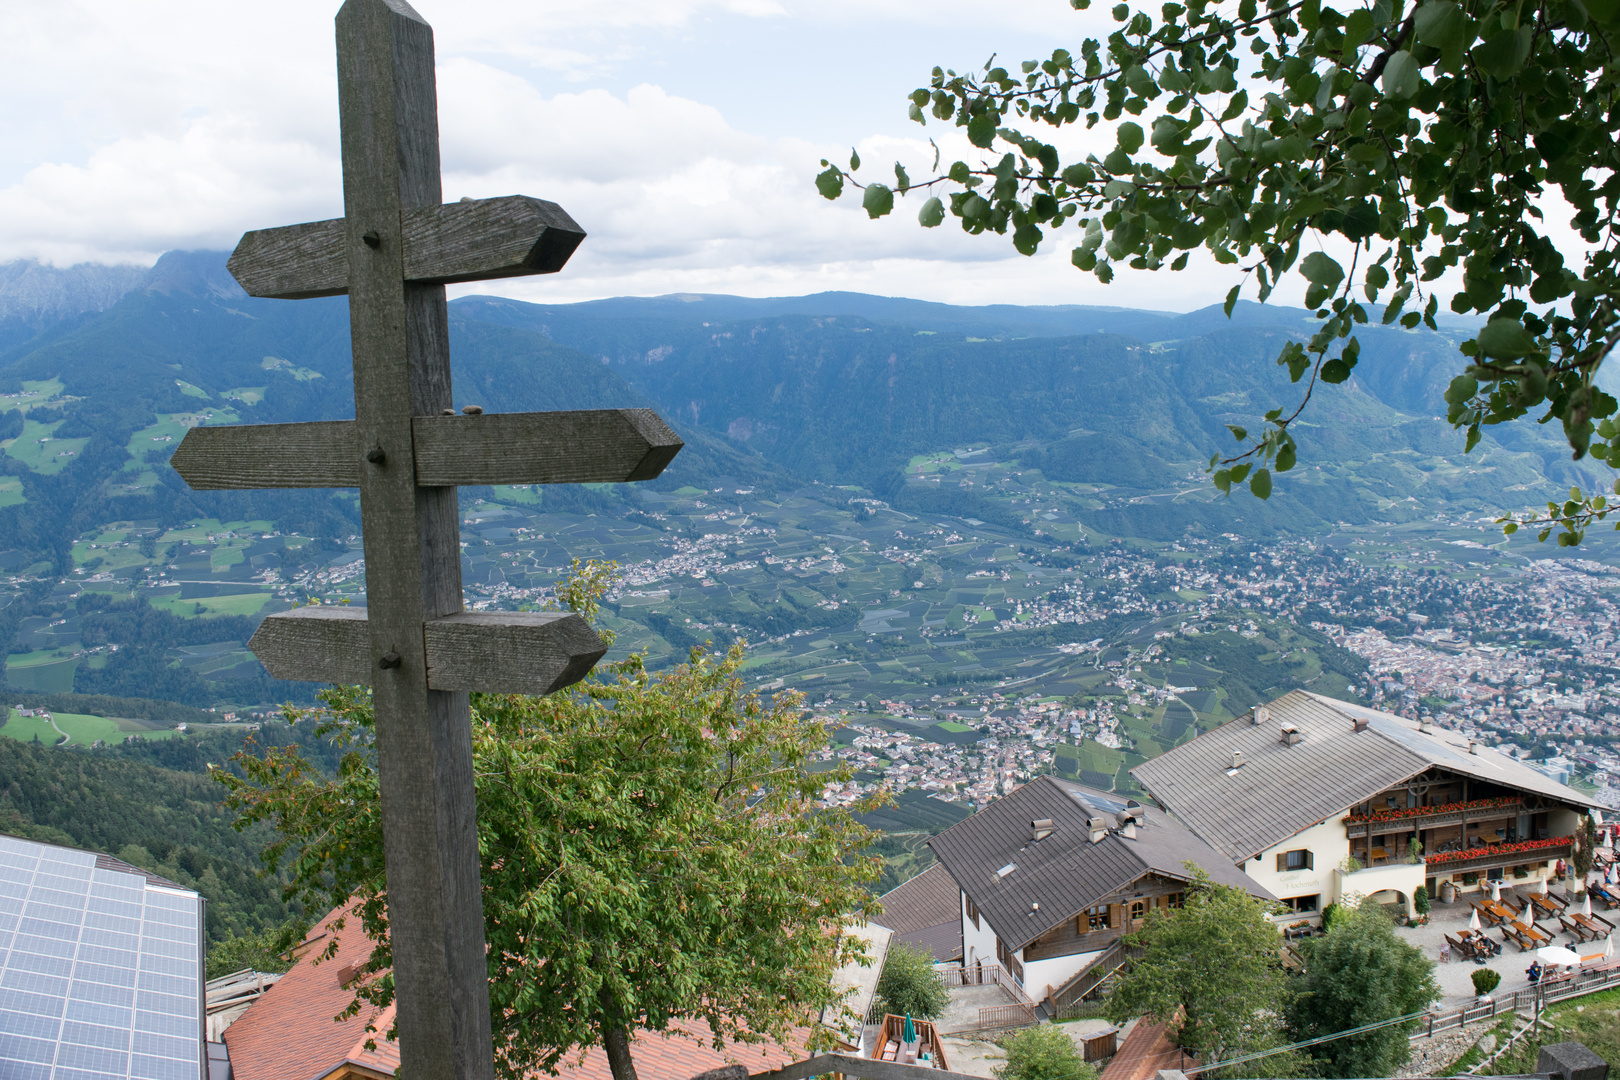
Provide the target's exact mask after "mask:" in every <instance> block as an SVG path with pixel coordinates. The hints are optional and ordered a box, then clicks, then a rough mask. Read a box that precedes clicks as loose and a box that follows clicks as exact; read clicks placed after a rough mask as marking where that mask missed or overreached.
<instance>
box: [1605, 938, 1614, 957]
mask: <svg viewBox="0 0 1620 1080" xmlns="http://www.w3.org/2000/svg"><path fill="white" fill-rule="evenodd" d="M1603 955H1604V956H1613V955H1614V937H1613V936H1612V935H1611V936H1609V937H1606V938H1604V939H1603Z"/></svg>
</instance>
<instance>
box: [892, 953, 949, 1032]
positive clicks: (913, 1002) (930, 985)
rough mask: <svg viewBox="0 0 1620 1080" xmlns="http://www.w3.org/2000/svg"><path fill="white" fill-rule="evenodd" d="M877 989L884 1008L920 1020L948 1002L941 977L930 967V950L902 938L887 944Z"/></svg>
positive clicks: (932, 965)
mask: <svg viewBox="0 0 1620 1080" xmlns="http://www.w3.org/2000/svg"><path fill="white" fill-rule="evenodd" d="M877 993H878V998H879V1000H880V1001H882V1003H883V1008H884V1009H885V1010H887V1011H888V1012H892V1013H894V1014H896V1015H898V1016H914V1017H918V1018H920V1019H923V1020H932V1019H933V1018H934V1017H936V1016H938V1015H939V1014H940V1013H942V1012H944V1011H945V1007H946V1006H948V1005H949V1004H950V1003H951V994H950V991H949V990H947V989H945V980H943V979H941V978H940V977H939V972H937V971H935V970H934V954H933V953H931V952H929V951H928V950H927V949H923V948H919V947H917V946H914V945H910V944H908V943H906V942H903V941H897V942H895V943H894V944H893V945H891V946H889V955H888V956H887V957H885V958H884V961H883V974H881V975H879V976H878V984H877Z"/></svg>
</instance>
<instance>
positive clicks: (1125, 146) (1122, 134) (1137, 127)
mask: <svg viewBox="0 0 1620 1080" xmlns="http://www.w3.org/2000/svg"><path fill="white" fill-rule="evenodd" d="M1115 137H1116V138H1117V139H1118V140H1119V148H1120V149H1121V150H1123V151H1125V152H1126V153H1127V154H1134V153H1136V152H1137V151H1138V150H1140V149H1142V139H1143V133H1142V125H1141V124H1133V123H1131V122H1130V121H1129V120H1127V121H1126V122H1125V123H1123V124H1121V125H1119V131H1118V133H1117V134H1116V136H1115Z"/></svg>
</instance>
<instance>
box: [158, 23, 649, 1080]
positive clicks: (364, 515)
mask: <svg viewBox="0 0 1620 1080" xmlns="http://www.w3.org/2000/svg"><path fill="white" fill-rule="evenodd" d="M337 56H338V99H339V108H340V111H341V119H342V146H343V202H344V216H343V218H341V219H340V220H336V221H320V222H313V223H310V224H305V225H292V226H288V227H285V228H280V229H266V230H262V231H259V232H251V233H248V234H247V235H245V236H244V237H243V238H242V241H241V243H240V244H239V245H238V246H237V248H236V251H235V253H234V254H233V255H232V256H231V260H230V263H229V267H230V271H231V273H232V275H234V276H235V278H236V280H237V281H238V282H239V283H241V285H242V287H243V288H244V289H246V290H247V292H248V293H249V294H250V295H253V296H263V297H276V298H283V299H299V298H304V297H313V296H336V295H342V294H347V295H348V297H349V319H350V323H351V334H352V348H353V353H354V402H355V419H353V420H346V421H337V422H326V423H311V424H272V425H265V426H261V427H219V428H193V429H192V430H191V431H190V432H189V433H188V434H187V435H186V437H185V439H184V441H182V442H181V444H180V447H179V448H178V449H177V450H176V452H175V455H174V459H173V463H174V467H175V468H176V469H177V470H178V471H179V473H180V475H181V476H182V477H184V478H185V480H186V482H187V483H188V484H190V485H191V486H192V487H193V488H198V489H213V490H219V489H233V488H282V487H358V488H359V489H360V513H361V522H362V527H363V530H364V545H365V559H366V607H365V609H364V610H355V609H348V608H344V609H334V608H322V607H314V608H304V609H299V610H295V611H289V612H284V613H282V614H279V615H272V616H270V617H269V618H267V619H265V620H264V622H263V624H262V625H261V626H260V628H259V630H258V632H257V633H255V634H254V636H253V640H252V641H251V642H249V645H250V647H251V648H252V649H253V652H254V654H255V655H257V656H258V657H259V659H260V660H261V661H262V662H263V663H264V665H265V667H266V668H267V669H269V671H270V673H271V674H272V675H273V676H275V677H276V678H281V679H304V680H312V681H320V682H340V683H367V684H369V685H370V686H371V688H372V693H373V701H374V704H375V708H376V737H377V764H378V771H379V783H380V789H381V798H382V811H383V846H384V852H385V855H386V858H387V886H388V920H389V932H390V935H391V943H392V946H393V961H394V979H395V996H396V1001H397V1006H398V1028H399V1043H400V1059H401V1066H400V1071H401V1075H402V1076H404V1077H405V1078H406V1080H430V1078H431V1080H440V1078H443V1080H452V1078H454V1080H488V1078H490V1077H492V1076H493V1073H494V1064H493V1054H492V1046H491V1039H490V1018H489V991H488V975H487V967H486V961H485V949H484V921H483V908H482V904H481V894H480V888H479V863H478V834H477V824H476V822H477V815H476V807H475V805H474V796H473V764H472V736H471V717H470V714H469V711H468V701H467V691H469V690H489V691H499V692H507V693H529V694H546V693H550V692H552V691H554V690H558V689H561V688H563V687H565V686H568V685H569V684H570V683H573V682H576V681H577V680H579V679H581V678H583V677H584V676H585V674H586V673H587V672H589V671H590V669H591V667H592V665H593V664H595V663H596V661H597V660H598V659H600V658H601V656H602V655H603V653H604V652H605V651H606V650H605V647H604V646H603V644H602V641H601V639H600V638H598V637H597V636H596V634H595V632H594V631H592V630H591V628H590V627H589V626H588V625H586V623H585V622H584V620H582V619H580V618H579V617H578V616H577V615H571V614H558V613H539V614H536V613H500V612H464V611H463V610H462V596H461V545H460V531H459V529H458V520H457V519H458V516H459V514H458V510H457V503H456V485H460V484H559V483H581V482H615V481H631V480H646V479H651V478H652V477H654V476H657V475H658V474H659V473H660V472H661V471H663V468H664V466H665V465H667V464H668V463H669V461H670V460H671V459H672V458H673V457H674V456H675V454H676V452H678V451H679V450H680V448H681V440H680V439H679V438H678V437H677V436H676V435H675V433H674V432H673V431H671V430H670V429H669V427H668V426H667V425H666V424H665V423H664V422H663V421H662V420H660V419H659V418H658V417H657V416H656V415H655V414H654V413H652V412H650V411H648V410H644V409H625V410H593V411H588V412H560V413H517V414H508V415H482V414H477V411H476V410H467V412H472V413H474V414H473V415H459V414H456V413H455V412H454V410H453V409H452V406H451V395H450V354H449V328H448V321H447V315H446V309H445V295H444V286H445V284H446V283H450V282H457V281H478V280H483V279H488V278H502V277H512V276H517V275H522V274H546V273H554V272H556V271H557V270H559V269H561V268H562V266H563V264H564V263H565V262H567V260H568V257H569V256H570V255H571V254H572V253H573V251H574V249H575V248H576V247H578V246H579V243H580V241H581V240H583V239H584V236H585V234H584V232H583V231H582V230H581V229H580V228H579V226H578V225H576V224H574V221H573V219H571V218H570V217H569V216H568V215H567V214H566V213H564V212H563V210H562V208H561V207H559V206H556V205H555V204H553V203H548V202H543V201H541V200H538V199H530V198H526V197H523V196H509V197H506V198H499V199H484V200H480V201H472V200H463V201H461V202H459V203H451V204H449V205H440V203H441V199H442V195H441V193H440V186H439V183H440V182H439V134H438V106H437V98H436V93H435V88H434V75H433V32H432V30H431V29H430V28H429V27H428V25H427V23H426V22H424V21H423V20H422V18H421V17H420V16H419V15H417V14H416V12H415V11H413V10H411V8H410V6H409V5H408V4H407V3H405V2H404V0H347V2H346V3H345V4H344V5H343V7H342V9H341V10H340V11H339V12H338V16H337Z"/></svg>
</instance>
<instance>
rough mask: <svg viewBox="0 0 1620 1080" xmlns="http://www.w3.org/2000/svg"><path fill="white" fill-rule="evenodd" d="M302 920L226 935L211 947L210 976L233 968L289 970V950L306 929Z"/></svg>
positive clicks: (226, 973)
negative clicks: (287, 955)
mask: <svg viewBox="0 0 1620 1080" xmlns="http://www.w3.org/2000/svg"><path fill="white" fill-rule="evenodd" d="M305 932H306V931H305V927H304V924H303V922H302V921H301V920H300V921H294V922H291V923H288V924H287V925H285V926H268V927H265V928H264V929H263V930H258V931H250V932H248V933H243V934H237V935H236V936H235V937H230V938H226V939H225V940H224V941H222V942H219V943H218V944H216V945H210V946H209V947H208V977H209V978H210V979H217V978H219V977H220V976H222V975H229V974H231V973H232V972H236V971H243V970H246V969H251V970H253V971H270V972H280V971H286V970H287V967H288V963H287V960H286V954H287V950H288V949H290V948H292V947H293V946H294V945H296V944H298V942H299V940H300V939H302V938H303V936H304V933H305Z"/></svg>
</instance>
